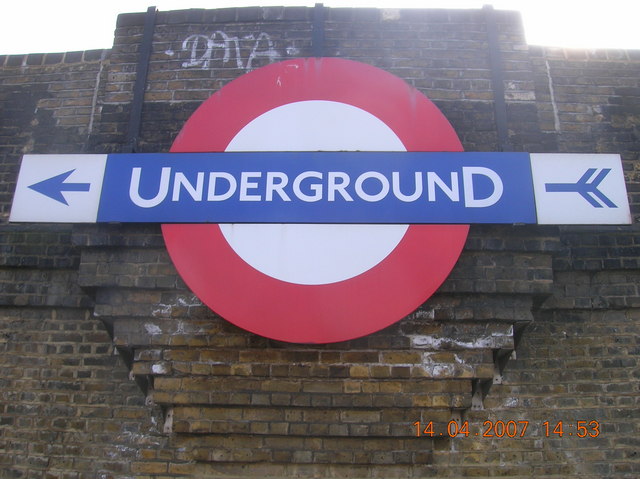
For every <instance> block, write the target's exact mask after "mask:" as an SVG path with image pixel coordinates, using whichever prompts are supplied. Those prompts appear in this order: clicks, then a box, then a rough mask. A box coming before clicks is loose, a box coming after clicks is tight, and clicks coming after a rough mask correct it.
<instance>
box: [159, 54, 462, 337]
mask: <svg viewBox="0 0 640 479" xmlns="http://www.w3.org/2000/svg"><path fill="white" fill-rule="evenodd" d="M345 150H348V151H461V150H462V146H461V144H460V141H459V140H458V137H457V135H456V133H455V132H454V130H453V128H452V127H451V125H450V124H449V122H448V121H447V120H446V119H445V117H444V116H443V115H442V113H441V112H440V111H439V110H438V109H437V108H436V107H435V105H434V104H433V103H431V102H430V101H429V100H428V99H427V98H426V97H424V96H423V95H422V94H421V93H419V92H418V91H417V90H415V89H414V88H411V87H410V86H409V85H407V84H406V83H405V82H404V81H403V80H401V79H399V78H397V77H395V76H393V75H391V74H389V73H387V72H385V71H382V70H379V69H377V68H374V67H371V66H369V65H365V64H362V63H357V62H353V61H348V60H342V59H335V58H309V59H297V60H291V61H285V62H282V63H275V64H271V65H269V66H266V67H263V68H260V69H259V70H255V71H253V72H251V73H249V74H247V75H244V76H242V77H240V78H238V79H237V80H235V81H233V82H231V83H229V84H228V85H226V86H225V87H224V88H222V89H221V90H220V91H218V92H217V93H215V94H214V95H213V96H212V97H211V98H209V99H208V100H207V101H205V102H204V103H203V104H202V105H201V106H200V108H198V110H196V111H195V112H194V114H193V115H192V116H191V118H190V119H189V120H188V121H187V123H186V124H185V126H184V128H183V129H182V131H181V132H180V133H179V135H178V137H177V138H176V140H175V142H174V143H173V146H172V148H171V151H172V152H223V151H345ZM162 229H163V234H164V238H165V242H166V244H167V248H168V250H169V253H170V255H171V258H172V260H173V262H174V264H175V266H176V268H177V269H178V272H179V274H180V275H181V276H182V278H183V279H184V280H185V282H186V283H187V285H188V286H189V287H190V288H191V290H192V291H193V292H194V293H195V294H196V295H197V296H198V297H199V298H200V299H201V300H202V301H203V302H204V303H205V304H206V305H207V306H209V307H210V308H211V309H212V310H214V311H215V312H216V313H218V314H219V315H220V316H222V317H223V318H225V319H227V320H228V321H230V322H231V323H233V324H235V325H237V326H239V327H241V328H244V329H246V330H248V331H251V332H253V333H256V334H259V335H261V336H265V337H268V338H272V339H276V340H281V341H288V342H296V343H331V342H338V341H344V340H348V339H352V338H357V337H360V336H364V335H367V334H370V333H373V332H375V331H378V330H380V329H382V328H385V327H386V326H389V325H391V324H393V323H394V322H396V321H398V320H399V319H401V318H402V317H404V316H406V315H407V314H409V313H410V312H411V311H413V310H414V309H416V308H417V307H418V306H419V305H420V304H422V303H423V302H424V301H425V300H426V299H427V298H428V297H429V296H431V295H432V294H433V293H434V292H435V290H436V289H437V288H438V287H439V286H440V285H441V284H442V282H443V281H444V280H445V278H446V277H447V276H448V275H449V273H450V271H451V269H452V268H453V266H454V264H455V262H456V261H457V259H458V257H459V255H460V252H461V251H462V247H463V245H464V242H465V240H466V237H467V233H468V226H467V225H395V224H394V225H331V224H315V225H313V224H164V225H163V227H162Z"/></svg>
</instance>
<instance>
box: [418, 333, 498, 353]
mask: <svg viewBox="0 0 640 479" xmlns="http://www.w3.org/2000/svg"><path fill="white" fill-rule="evenodd" d="M493 344H494V341H493V338H492V337H484V338H478V339H476V340H475V341H458V340H456V339H453V338H439V337H435V336H411V346H412V347H414V348H421V349H422V348H424V349H434V350H440V349H453V348H454V347H455V348H456V349H458V348H470V349H480V348H490V347H492V346H493ZM443 346H444V348H443Z"/></svg>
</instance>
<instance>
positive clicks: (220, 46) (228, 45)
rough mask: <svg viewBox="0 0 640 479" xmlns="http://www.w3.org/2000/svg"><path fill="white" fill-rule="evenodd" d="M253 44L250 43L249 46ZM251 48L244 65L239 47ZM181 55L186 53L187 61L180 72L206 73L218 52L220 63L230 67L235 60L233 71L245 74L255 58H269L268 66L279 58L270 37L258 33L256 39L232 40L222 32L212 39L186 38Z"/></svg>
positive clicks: (218, 32) (168, 51)
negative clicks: (233, 59) (240, 70)
mask: <svg viewBox="0 0 640 479" xmlns="http://www.w3.org/2000/svg"><path fill="white" fill-rule="evenodd" d="M251 42H253V43H251ZM247 43H248V47H249V48H250V51H249V54H248V55H247V57H246V61H245V60H244V59H243V58H242V52H241V46H244V48H245V49H246V48H247ZM182 51H185V52H188V53H189V55H190V58H189V60H188V61H186V62H183V63H182V67H183V68H198V67H199V68H202V69H203V70H206V69H208V68H210V67H211V63H212V62H213V61H215V60H216V58H215V53H216V51H219V52H221V55H222V63H223V64H226V63H229V62H230V61H231V60H232V58H235V63H236V67H237V68H240V69H242V70H245V71H249V70H251V69H252V66H253V61H254V60H255V59H256V58H268V59H269V63H273V62H274V61H276V60H277V59H278V58H279V57H280V56H281V55H280V54H279V53H278V51H277V50H276V49H275V48H274V46H273V41H272V40H271V37H270V36H269V35H268V34H266V33H264V32H263V33H260V34H259V35H258V36H257V37H255V36H254V35H247V36H245V37H242V38H238V37H232V36H229V35H227V34H226V33H225V32H223V31H220V30H218V31H216V32H214V33H212V34H211V35H208V36H207V35H202V34H195V35H189V36H188V37H187V38H185V39H184V41H183V42H182ZM166 53H167V55H170V56H171V55H173V54H174V52H173V51H172V50H167V51H166Z"/></svg>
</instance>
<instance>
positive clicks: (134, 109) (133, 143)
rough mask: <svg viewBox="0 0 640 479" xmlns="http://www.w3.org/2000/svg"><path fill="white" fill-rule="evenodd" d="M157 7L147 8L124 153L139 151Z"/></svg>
mask: <svg viewBox="0 0 640 479" xmlns="http://www.w3.org/2000/svg"><path fill="white" fill-rule="evenodd" d="M156 13H157V9H156V7H149V8H147V13H146V15H145V18H144V30H143V33H142V43H141V44H140V50H139V53H138V66H137V68H136V81H135V84H134V85H133V99H132V101H131V114H130V116H129V129H128V131H127V143H126V144H125V146H124V149H123V150H124V152H127V153H135V152H136V151H137V149H138V137H139V136H140V126H141V123H142V105H143V103H144V90H145V86H146V84H147V72H148V71H149V60H150V58H151V47H152V44H153V30H154V28H155V24H156Z"/></svg>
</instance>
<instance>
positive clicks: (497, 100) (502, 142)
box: [483, 5, 511, 151]
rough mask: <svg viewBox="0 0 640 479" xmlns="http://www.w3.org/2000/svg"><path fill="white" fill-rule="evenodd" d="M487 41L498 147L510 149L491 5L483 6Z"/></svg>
mask: <svg viewBox="0 0 640 479" xmlns="http://www.w3.org/2000/svg"><path fill="white" fill-rule="evenodd" d="M483 10H484V17H485V23H486V26H487V39H488V42H489V68H490V69H491V85H492V89H493V104H494V109H495V118H496V130H497V133H498V148H499V150H500V151H510V150H511V143H510V141H509V130H508V127H507V103H506V101H505V98H504V71H503V68H502V55H501V54H500V40H499V38H498V26H497V24H496V18H495V11H494V10H493V7H492V6H491V5H485V6H484V7H483Z"/></svg>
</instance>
